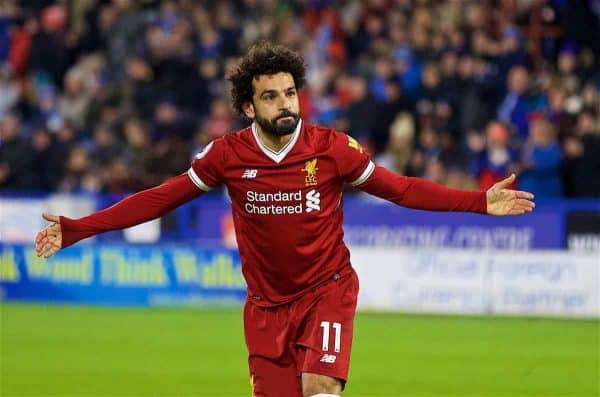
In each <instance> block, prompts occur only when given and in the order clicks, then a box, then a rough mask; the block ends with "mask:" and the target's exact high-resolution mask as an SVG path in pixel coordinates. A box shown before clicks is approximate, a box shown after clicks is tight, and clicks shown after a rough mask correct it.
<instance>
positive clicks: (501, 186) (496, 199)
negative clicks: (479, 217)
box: [486, 174, 535, 215]
mask: <svg viewBox="0 0 600 397" xmlns="http://www.w3.org/2000/svg"><path fill="white" fill-rule="evenodd" d="M514 181H515V174H512V175H511V176H509V177H508V178H506V179H504V180H502V181H500V182H498V183H496V184H495V185H494V186H492V187H491V188H489V189H488V191H487V192H486V197H487V213H488V214H490V215H522V214H524V213H526V212H531V211H533V208H534V207H535V203H534V202H533V201H532V200H533V194H531V193H529V192H521V191H518V190H512V189H507V187H508V186H509V185H510V184H511V183H513V182H514Z"/></svg>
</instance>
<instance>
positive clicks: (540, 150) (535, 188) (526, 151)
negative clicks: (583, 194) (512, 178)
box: [518, 120, 563, 197]
mask: <svg viewBox="0 0 600 397" xmlns="http://www.w3.org/2000/svg"><path fill="white" fill-rule="evenodd" d="M561 165H562V152H561V148H560V145H559V144H558V140H557V134H556V129H555V127H554V126H553V125H552V124H551V123H550V122H549V121H547V120H538V121H535V122H533V124H531V134H530V136H529V140H528V141H527V142H526V144H525V146H524V147H523V152H522V157H521V168H520V171H521V174H520V175H519V179H518V187H519V189H521V190H525V191H528V192H531V193H533V194H534V195H535V196H537V197H560V196H562V195H563V182H562V175H561Z"/></svg>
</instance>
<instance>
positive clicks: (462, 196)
mask: <svg viewBox="0 0 600 397" xmlns="http://www.w3.org/2000/svg"><path fill="white" fill-rule="evenodd" d="M514 180H515V176H514V175H511V176H510V177H508V178H506V179H504V180H503V181H500V182H498V183H496V184H495V185H494V186H492V187H491V188H490V189H489V190H488V191H487V192H485V191H475V192H471V191H466V190H458V189H450V188H447V187H445V186H442V185H439V184H437V183H433V182H430V181H427V180H424V179H420V178H412V177H405V176H401V175H397V174H395V173H393V172H391V171H389V170H387V169H385V168H383V167H379V166H377V167H375V170H374V171H373V172H372V174H371V175H370V176H369V177H368V179H367V180H366V181H365V182H363V183H362V184H360V185H359V186H358V188H360V189H361V190H363V191H365V192H367V193H370V194H372V195H374V196H377V197H381V198H383V199H386V200H388V201H391V202H393V203H396V204H398V205H401V206H403V207H408V208H414V209H421V210H429V211H463V212H477V213H481V214H490V215H520V214H524V213H526V212H531V211H532V210H533V208H534V207H535V204H534V203H533V201H531V200H532V199H533V195H532V194H531V193H528V192H521V191H515V190H511V189H507V187H508V186H509V185H510V184H511V183H512V182H514Z"/></svg>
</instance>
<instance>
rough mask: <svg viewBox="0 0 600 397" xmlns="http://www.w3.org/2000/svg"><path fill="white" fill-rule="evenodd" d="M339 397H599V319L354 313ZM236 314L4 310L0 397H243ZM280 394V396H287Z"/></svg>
mask: <svg viewBox="0 0 600 397" xmlns="http://www.w3.org/2000/svg"><path fill="white" fill-rule="evenodd" d="M355 328H356V329H355V337H354V347H353V355H352V365H351V370H350V380H349V383H348V386H347V390H346V393H345V394H344V396H348V397H352V396H355V397H358V396H361V397H366V396H379V397H383V396H544V397H547V396H598V395H600V383H599V376H600V375H599V360H600V358H599V356H600V347H599V338H600V335H599V333H600V322H598V321H592V320H560V319H522V318H521V319H519V318H487V317H449V316H448V317H446V316H417V315H402V314H376V313H361V314H359V315H358V316H357V320H356V326H355ZM247 372H248V371H247V367H246V350H245V346H244V343H243V336H242V321H241V310H237V309H218V310H217V309H168V308H153V309H121V308H94V307H70V306H39V305H25V304H6V303H4V304H2V305H0V396H2V397H8V396H165V397H166V396H249V395H250V390H249V382H248V376H247ZM282 397H283V396H282Z"/></svg>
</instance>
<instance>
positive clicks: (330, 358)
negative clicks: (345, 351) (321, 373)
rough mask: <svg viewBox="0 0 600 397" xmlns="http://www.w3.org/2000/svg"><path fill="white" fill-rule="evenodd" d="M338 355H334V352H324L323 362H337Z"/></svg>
mask: <svg viewBox="0 0 600 397" xmlns="http://www.w3.org/2000/svg"><path fill="white" fill-rule="evenodd" d="M336 358H337V357H336V356H334V355H333V354H323V357H321V360H319V361H321V362H322V363H327V364H333V363H335V359H336Z"/></svg>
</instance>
